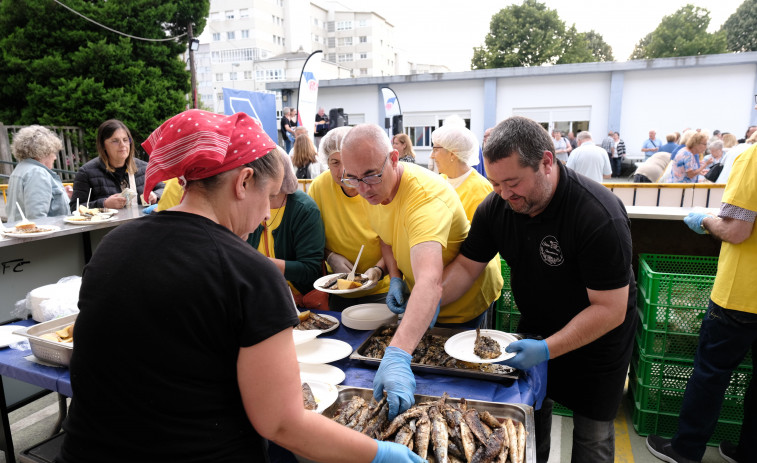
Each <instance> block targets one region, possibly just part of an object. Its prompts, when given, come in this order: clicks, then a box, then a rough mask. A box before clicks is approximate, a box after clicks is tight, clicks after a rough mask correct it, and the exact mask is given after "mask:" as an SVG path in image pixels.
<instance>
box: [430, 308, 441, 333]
mask: <svg viewBox="0 0 757 463" xmlns="http://www.w3.org/2000/svg"><path fill="white" fill-rule="evenodd" d="M440 310H442V303H441V302H440V303H439V304H437V306H436V312H434V318H432V319H431V324H430V325H429V326H428V327H429V328H433V327H434V325H436V319H437V317H439V311H440Z"/></svg>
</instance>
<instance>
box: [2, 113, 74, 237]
mask: <svg viewBox="0 0 757 463" xmlns="http://www.w3.org/2000/svg"><path fill="white" fill-rule="evenodd" d="M61 148H62V144H61V141H60V138H58V136H57V135H55V134H54V133H53V132H51V131H50V130H48V129H46V128H44V127H42V126H39V125H30V126H29V127H24V128H23V129H21V130H19V131H18V132H17V133H16V134H15V135H14V136H13V144H11V151H12V152H13V156H14V157H15V158H16V159H17V160H18V165H16V168H15V169H13V173H12V174H11V176H10V179H8V202H7V206H6V212H7V213H8V222H16V221H19V220H21V213H20V212H19V211H18V208H17V207H16V203H18V205H19V207H21V210H22V211H24V215H26V218H27V219H36V218H39V217H48V216H58V215H66V214H68V194H66V191H65V189H64V188H63V183H61V180H60V177H59V176H58V174H56V173H55V172H53V170H52V168H53V164H55V159H56V157H57V156H58V151H60V150H61Z"/></svg>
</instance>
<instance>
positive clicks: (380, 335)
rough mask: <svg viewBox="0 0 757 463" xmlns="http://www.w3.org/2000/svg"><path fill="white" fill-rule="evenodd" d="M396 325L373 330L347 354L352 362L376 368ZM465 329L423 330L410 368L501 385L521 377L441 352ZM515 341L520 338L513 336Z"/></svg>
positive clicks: (506, 368)
mask: <svg viewBox="0 0 757 463" xmlns="http://www.w3.org/2000/svg"><path fill="white" fill-rule="evenodd" d="M397 326H398V325H397V324H396V323H395V324H386V325H382V326H380V327H378V328H377V329H375V330H374V331H373V332H372V333H371V335H370V336H369V337H368V339H366V340H365V341H363V343H361V344H360V346H358V348H357V349H355V351H354V352H353V353H352V355H350V358H351V359H353V360H359V361H362V362H363V363H366V364H368V365H372V366H375V367H376V368H378V366H379V364H380V363H381V358H382V357H383V356H384V350H385V349H386V347H387V346H388V345H389V342H390V341H391V339H392V336H394V332H395V331H396V330H397ZM463 331H469V330H465V329H455V328H431V329H429V330H428V331H426V334H424V335H423V338H421V341H420V342H419V343H418V347H416V349H415V352H413V359H412V361H411V362H410V368H411V369H412V370H413V371H416V372H422V373H436V374H443V375H450V376H462V377H465V378H475V379H487V380H494V381H500V382H512V381H513V380H514V379H517V378H518V377H519V375H520V371H519V370H516V369H514V368H512V367H509V366H507V365H502V364H498V363H469V362H463V361H461V360H456V359H454V358H452V357H450V356H449V354H447V353H446V352H445V351H444V343H445V342H446V341H447V339H449V338H450V337H452V336H454V335H455V334H457V333H461V332H463ZM514 336H515V337H517V338H518V339H520V336H518V335H517V334H516V335H514Z"/></svg>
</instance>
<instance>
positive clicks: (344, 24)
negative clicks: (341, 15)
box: [336, 21, 352, 31]
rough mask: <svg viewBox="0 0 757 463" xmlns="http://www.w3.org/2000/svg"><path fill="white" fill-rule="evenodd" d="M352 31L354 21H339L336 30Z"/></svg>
mask: <svg viewBox="0 0 757 463" xmlns="http://www.w3.org/2000/svg"><path fill="white" fill-rule="evenodd" d="M351 29H352V21H337V23H336V30H338V31H348V30H351Z"/></svg>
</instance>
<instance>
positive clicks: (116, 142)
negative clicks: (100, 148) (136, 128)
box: [108, 138, 131, 146]
mask: <svg viewBox="0 0 757 463" xmlns="http://www.w3.org/2000/svg"><path fill="white" fill-rule="evenodd" d="M108 143H110V144H111V145H113V146H119V145H121V143H123V144H124V145H131V138H124V139H123V140H119V139H118V138H114V139H112V140H108Z"/></svg>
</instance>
